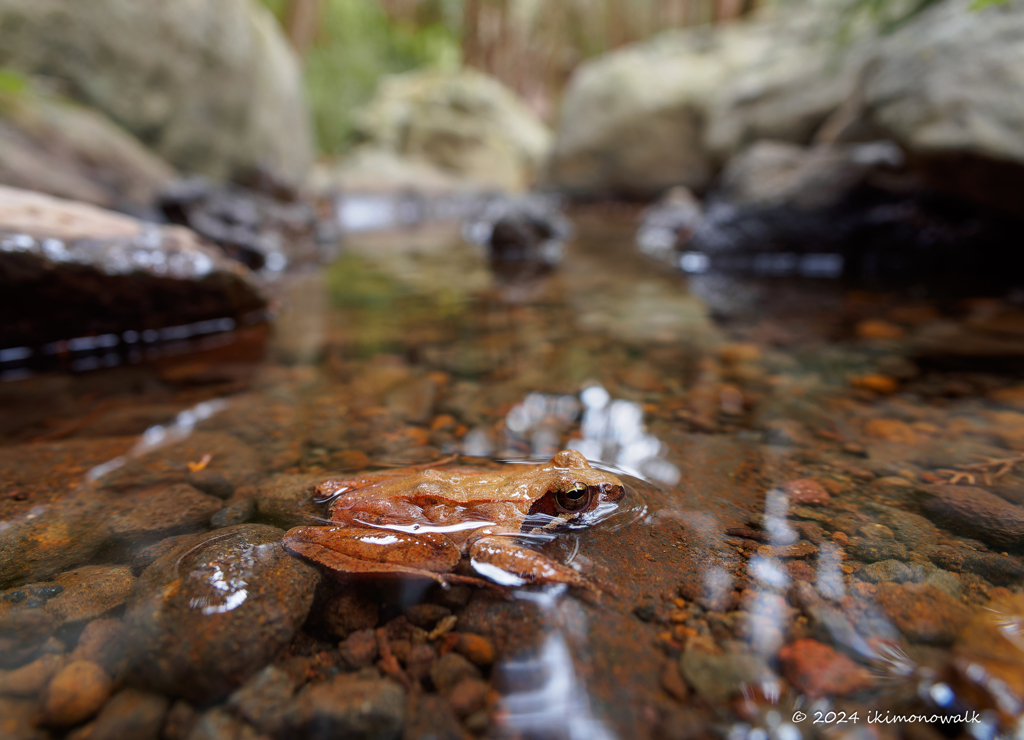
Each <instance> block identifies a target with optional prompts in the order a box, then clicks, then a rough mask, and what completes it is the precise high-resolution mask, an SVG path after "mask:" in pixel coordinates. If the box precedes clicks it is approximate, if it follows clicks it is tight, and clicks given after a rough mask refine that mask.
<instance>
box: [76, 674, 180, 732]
mask: <svg viewBox="0 0 1024 740" xmlns="http://www.w3.org/2000/svg"><path fill="white" fill-rule="evenodd" d="M170 703H171V702H170V699H168V698H167V697H166V696H161V695H159V694H153V693H150V692H148V691H141V690H139V689H136V688H132V687H128V688H125V689H122V690H121V691H119V692H118V693H116V694H114V695H113V696H112V697H111V698H110V701H108V702H107V703H106V704H105V705H104V707H103V709H102V710H101V711H100V713H99V715H97V717H96V721H95V723H94V724H93V728H92V733H91V735H90V736H89V740H150V739H151V738H154V737H156V736H157V735H158V734H159V732H160V728H161V727H162V726H163V723H164V717H165V716H166V714H167V708H168V707H169V706H170Z"/></svg>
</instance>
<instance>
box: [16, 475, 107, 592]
mask: <svg viewBox="0 0 1024 740" xmlns="http://www.w3.org/2000/svg"><path fill="white" fill-rule="evenodd" d="M106 540H107V534H106V529H105V527H104V526H103V507H102V505H101V504H100V502H99V501H97V500H96V497H95V496H92V495H87V494H82V493H80V492H76V493H73V494H71V495H69V496H68V497H67V498H66V499H64V500H63V501H62V502H61V505H60V506H57V507H54V508H51V509H49V510H48V511H45V512H44V513H42V514H41V515H39V516H37V517H33V518H22V519H15V520H14V521H13V522H11V523H10V526H8V527H6V528H5V529H4V530H3V531H0V587H6V586H11V585H13V584H15V583H25V582H27V581H39V580H43V579H46V578H49V577H50V576H52V575H53V574H54V573H60V572H61V571H64V570H67V569H69V568H73V567H74V566H76V565H80V564H81V563H83V562H87V561H88V560H89V558H90V557H92V555H93V554H94V553H95V552H96V551H97V550H99V548H100V547H101V546H102V545H103V544H104V542H106Z"/></svg>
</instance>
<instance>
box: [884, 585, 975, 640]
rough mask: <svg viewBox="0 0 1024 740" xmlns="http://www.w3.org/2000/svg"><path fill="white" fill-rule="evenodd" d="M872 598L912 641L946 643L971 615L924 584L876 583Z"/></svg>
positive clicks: (965, 608)
mask: <svg viewBox="0 0 1024 740" xmlns="http://www.w3.org/2000/svg"><path fill="white" fill-rule="evenodd" d="M874 599H875V603H876V604H878V606H879V607H880V608H881V610H882V612H883V613H884V614H885V616H886V617H887V618H888V619H889V620H890V621H891V622H892V624H893V625H894V626H895V627H896V628H897V629H898V630H899V631H900V632H902V633H903V635H904V636H905V637H906V638H907V639H908V640H910V641H911V642H924V643H929V644H934V645H948V644H949V643H951V642H952V641H953V639H954V638H955V637H956V635H957V633H958V632H959V631H960V629H961V628H962V627H963V626H964V625H965V624H966V623H967V621H968V620H969V619H970V618H971V610H970V609H969V608H968V607H966V606H964V605H963V604H962V603H961V602H960V601H959V600H957V599H955V598H954V597H952V596H950V595H949V594H947V593H944V592H943V591H940V590H938V589H937V588H934V587H933V586H930V585H926V584H906V585H899V584H895V583H884V582H883V583H879V584H878V585H877V586H876V587H875V593H874Z"/></svg>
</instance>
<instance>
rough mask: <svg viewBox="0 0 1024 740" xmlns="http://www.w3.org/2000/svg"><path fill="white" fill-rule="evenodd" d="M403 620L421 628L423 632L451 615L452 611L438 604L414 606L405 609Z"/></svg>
mask: <svg viewBox="0 0 1024 740" xmlns="http://www.w3.org/2000/svg"><path fill="white" fill-rule="evenodd" d="M404 613H405V618H406V619H408V620H409V621H410V622H412V623H413V624H415V625H416V626H417V627H422V628H423V629H425V630H429V629H431V628H432V627H433V626H434V625H435V624H437V622H438V621H439V620H441V619H443V618H444V617H447V616H448V615H449V614H451V613H452V610H451V609H449V608H448V607H446V606H441V605H440V604H429V603H428V604H414V605H413V606H409V607H406V609H405V612H404Z"/></svg>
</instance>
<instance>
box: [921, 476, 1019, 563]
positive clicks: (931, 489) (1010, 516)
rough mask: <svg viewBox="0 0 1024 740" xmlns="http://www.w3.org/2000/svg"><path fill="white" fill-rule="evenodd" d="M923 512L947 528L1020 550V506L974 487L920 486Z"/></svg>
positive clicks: (1002, 546)
mask: <svg viewBox="0 0 1024 740" xmlns="http://www.w3.org/2000/svg"><path fill="white" fill-rule="evenodd" d="M919 490H920V492H921V496H920V505H921V508H922V509H923V510H924V512H925V514H926V515H927V516H928V517H929V518H930V519H932V520H934V521H936V522H939V523H940V524H942V525H943V526H945V527H947V528H949V529H950V530H952V531H954V532H956V533H958V534H964V535H966V536H968V537H976V538H978V539H980V540H982V541H984V542H987V543H988V544H990V545H995V546H996V547H1000V548H1006V549H1008V550H1021V549H1024V507H1020V506H1015V505H1014V504H1011V503H1009V502H1007V501H1005V500H1004V499H1002V498H1000V497H999V496H996V495H995V494H992V493H989V492H988V491H986V490H984V489H981V488H975V487H974V486H950V485H933V486H923V487H921V488H920V489H919Z"/></svg>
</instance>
